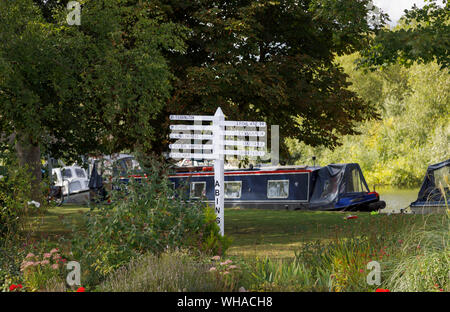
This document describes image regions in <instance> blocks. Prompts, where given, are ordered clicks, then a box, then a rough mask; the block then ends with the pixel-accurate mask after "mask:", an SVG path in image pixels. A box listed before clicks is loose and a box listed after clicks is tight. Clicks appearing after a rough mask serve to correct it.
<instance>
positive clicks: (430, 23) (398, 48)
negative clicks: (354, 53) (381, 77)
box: [359, 0, 450, 69]
mask: <svg viewBox="0 0 450 312" xmlns="http://www.w3.org/2000/svg"><path fill="white" fill-rule="evenodd" d="M438 2H440V1H437V0H428V1H427V3H426V4H425V6H423V7H421V8H418V7H417V6H414V7H413V8H412V9H411V10H407V11H406V13H405V15H404V17H403V18H402V20H401V22H400V26H398V27H397V28H396V29H393V30H383V31H381V32H380V33H378V34H377V36H376V37H375V38H374V39H373V41H372V42H371V44H370V45H369V47H368V48H367V49H365V50H363V53H362V56H363V57H362V59H361V60H360V62H359V63H360V65H361V66H363V67H369V68H372V69H375V68H377V67H380V66H382V67H384V66H386V65H389V64H401V65H407V66H409V65H412V64H414V62H421V63H429V62H433V61H436V62H437V63H438V64H439V65H440V66H441V68H446V67H448V66H449V64H450V55H449V47H450V46H449V45H450V43H449V42H450V24H449V22H450V3H449V2H448V1H447V0H445V1H443V4H441V5H438Z"/></svg>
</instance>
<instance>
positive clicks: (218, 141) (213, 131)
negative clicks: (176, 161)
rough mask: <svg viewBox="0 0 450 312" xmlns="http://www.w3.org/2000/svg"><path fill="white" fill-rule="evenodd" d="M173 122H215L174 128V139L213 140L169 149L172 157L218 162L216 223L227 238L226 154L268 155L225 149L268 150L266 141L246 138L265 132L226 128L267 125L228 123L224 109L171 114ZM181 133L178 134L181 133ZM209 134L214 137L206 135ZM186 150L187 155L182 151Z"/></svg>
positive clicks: (171, 136)
mask: <svg viewBox="0 0 450 312" xmlns="http://www.w3.org/2000/svg"><path fill="white" fill-rule="evenodd" d="M170 120H173V121H194V122H195V121H200V122H203V121H206V122H212V125H171V126H170V130H172V131H175V132H172V133H171V134H170V136H169V137H170V138H171V139H181V140H196V141H198V142H201V141H203V140H208V141H210V142H211V141H212V143H210V142H208V143H206V144H198V143H196V144H186V143H180V144H177V143H176V144H170V145H169V148H170V149H171V153H170V154H169V157H171V158H190V159H211V160H214V207H215V212H216V216H217V217H216V222H217V224H218V225H219V227H220V234H221V235H222V236H223V235H224V206H225V205H224V204H225V196H224V195H225V194H224V193H225V185H224V180H225V178H224V171H225V169H224V163H225V155H240V156H251V157H256V156H264V155H265V153H266V152H265V150H256V151H255V150H242V149H241V150H232V149H225V146H233V147H244V148H245V147H253V148H255V147H256V148H265V147H266V146H265V143H264V142H258V141H247V140H245V138H246V137H263V136H265V135H266V132H265V131H236V130H225V127H259V128H263V127H266V123H265V122H262V121H261V122H260V121H225V116H224V114H223V112H222V110H221V109H220V107H219V108H218V109H217V111H216V113H215V114H214V116H196V115H170ZM177 131H178V132H177ZM180 131H183V132H186V131H189V132H190V131H201V132H202V134H191V133H179V132H180ZM204 132H209V133H210V134H203V133H204ZM229 136H238V137H243V138H244V140H242V139H241V140H228V139H225V137H229ZM180 149H182V150H183V152H181V153H180V152H179V151H178V150H180ZM193 149H194V150H201V151H202V152H203V151H205V150H210V151H212V153H201V152H194V153H191V152H189V153H185V152H184V150H190V151H192V150H193ZM175 150H176V151H175Z"/></svg>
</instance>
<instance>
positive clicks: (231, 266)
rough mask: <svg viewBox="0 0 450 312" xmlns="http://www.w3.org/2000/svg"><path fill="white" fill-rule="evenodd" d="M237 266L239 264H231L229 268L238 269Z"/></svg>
mask: <svg viewBox="0 0 450 312" xmlns="http://www.w3.org/2000/svg"><path fill="white" fill-rule="evenodd" d="M236 268H237V265H234V264H233V265H230V266H229V267H228V269H230V270H232V269H236Z"/></svg>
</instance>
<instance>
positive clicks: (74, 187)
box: [69, 181, 81, 193]
mask: <svg viewBox="0 0 450 312" xmlns="http://www.w3.org/2000/svg"><path fill="white" fill-rule="evenodd" d="M80 190H81V183H80V181H74V182H72V183H70V185H69V192H70V193H73V192H78V191H80Z"/></svg>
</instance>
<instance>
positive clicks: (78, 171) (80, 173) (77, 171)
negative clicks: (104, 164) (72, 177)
mask: <svg viewBox="0 0 450 312" xmlns="http://www.w3.org/2000/svg"><path fill="white" fill-rule="evenodd" d="M75 173H76V174H77V177H78V178H86V174H85V173H84V170H83V169H75Z"/></svg>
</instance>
